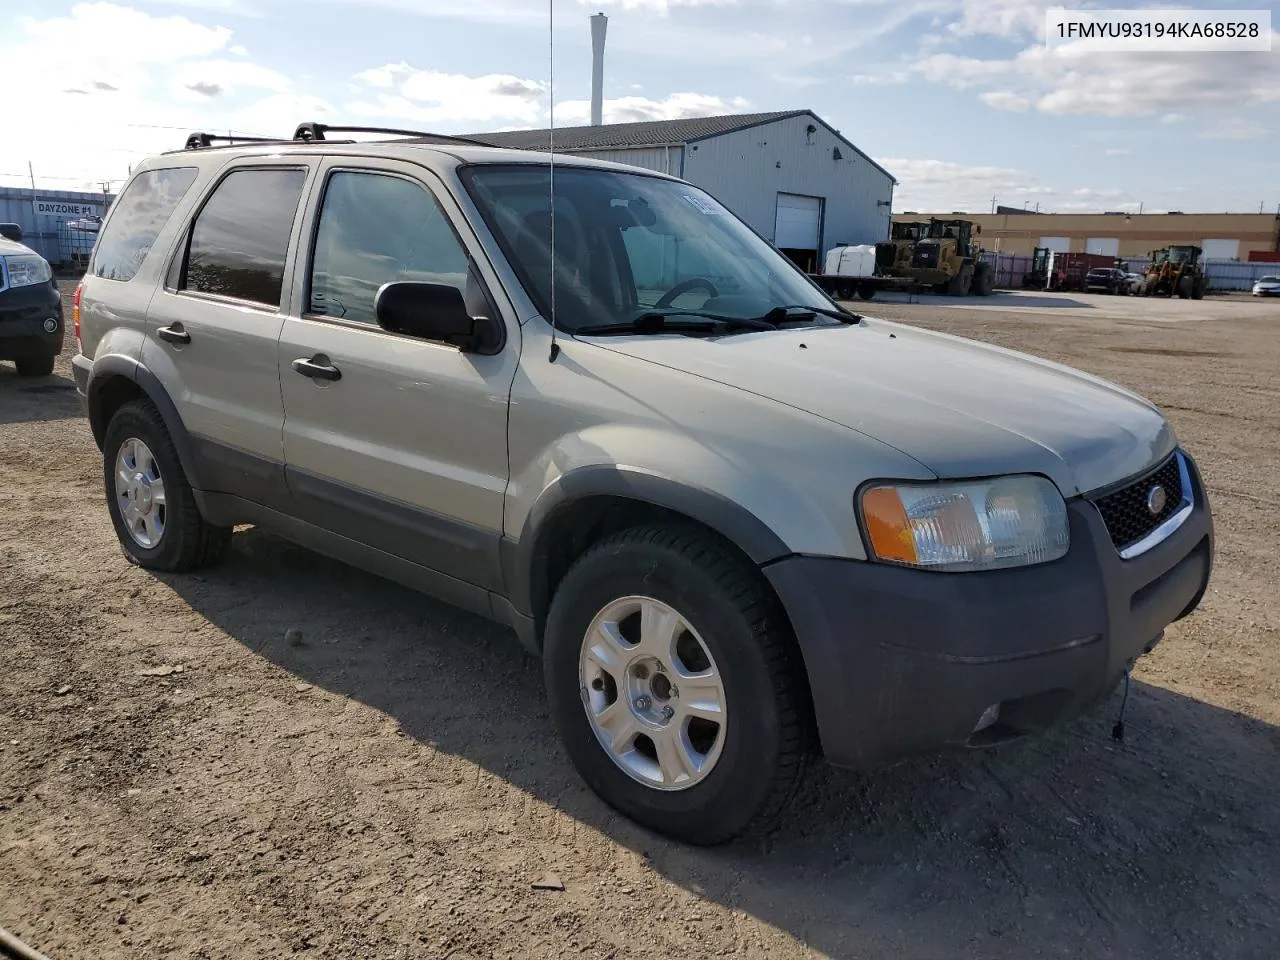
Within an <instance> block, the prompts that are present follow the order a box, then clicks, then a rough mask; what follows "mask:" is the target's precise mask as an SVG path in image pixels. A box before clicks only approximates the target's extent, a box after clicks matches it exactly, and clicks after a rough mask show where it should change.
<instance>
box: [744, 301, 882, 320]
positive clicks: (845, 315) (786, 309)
mask: <svg viewBox="0 0 1280 960" xmlns="http://www.w3.org/2000/svg"><path fill="white" fill-rule="evenodd" d="M795 313H815V314H821V315H822V316H824V317H832V318H833V319H836V320H839V321H840V322H841V323H844V324H853V323H857V322H858V321H859V320H861V319H862V315H861V314H858V313H850V312H849V311H848V310H839V309H836V310H833V309H831V308H830V307H811V306H809V305H808V304H804V303H792V304H787V305H785V306H781V307H774V308H773V309H772V310H770V311H769V312H768V313H766V314H765V315H764V316H763V317H761V318H760V319H762V320H764V321H766V322H768V323H774V324H777V323H784V322H786V321H787V320H798V319H799V317H796V316H793V315H792V314H795Z"/></svg>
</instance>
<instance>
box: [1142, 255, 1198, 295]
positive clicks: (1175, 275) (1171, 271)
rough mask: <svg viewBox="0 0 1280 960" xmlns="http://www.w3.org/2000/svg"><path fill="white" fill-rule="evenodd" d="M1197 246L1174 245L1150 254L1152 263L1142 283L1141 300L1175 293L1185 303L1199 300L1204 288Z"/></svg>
mask: <svg viewBox="0 0 1280 960" xmlns="http://www.w3.org/2000/svg"><path fill="white" fill-rule="evenodd" d="M1202 252H1203V251H1202V250H1201V249H1200V248H1199V247H1193V246H1190V245H1185V246H1184V245H1176V246H1169V247H1161V248H1160V249H1159V250H1153V251H1152V252H1151V264H1150V265H1149V266H1148V267H1147V271H1146V275H1145V277H1144V279H1143V282H1142V295H1143V296H1144V297H1172V296H1173V295H1174V294H1175V293H1176V294H1177V295H1178V296H1179V297H1181V298H1182V299H1183V300H1186V299H1187V298H1188V297H1190V298H1191V299H1192V300H1199V299H1201V298H1202V297H1203V296H1204V289H1205V285H1206V281H1205V276H1204V268H1203V267H1202V266H1201V264H1200V254H1201V253H1202Z"/></svg>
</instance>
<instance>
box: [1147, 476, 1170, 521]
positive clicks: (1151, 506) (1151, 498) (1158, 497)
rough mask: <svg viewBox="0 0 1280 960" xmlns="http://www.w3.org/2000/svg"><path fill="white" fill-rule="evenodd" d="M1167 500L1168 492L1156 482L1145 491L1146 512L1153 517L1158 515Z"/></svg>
mask: <svg viewBox="0 0 1280 960" xmlns="http://www.w3.org/2000/svg"><path fill="white" fill-rule="evenodd" d="M1168 502H1169V494H1167V493H1166V492H1165V489H1164V487H1162V486H1161V485H1160V484H1158V483H1157V484H1156V485H1155V486H1154V487H1152V488H1151V489H1150V491H1148V493H1147V512H1148V513H1150V514H1151V515H1152V516H1153V517H1154V516H1158V515H1159V513H1160V511H1161V510H1163V509H1164V505H1165V504H1166V503H1168Z"/></svg>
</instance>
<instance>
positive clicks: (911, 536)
mask: <svg viewBox="0 0 1280 960" xmlns="http://www.w3.org/2000/svg"><path fill="white" fill-rule="evenodd" d="M858 509H859V514H860V516H861V518H862V525H863V529H864V530H865V531H866V535H867V541H868V543H867V546H868V548H869V551H870V553H871V556H872V557H873V558H875V559H877V560H883V561H885V562H887V563H899V564H903V565H905V566H911V567H920V568H922V569H925V570H948V571H973V570H994V569H998V568H1001V567H1022V566H1029V565H1030V564H1033V563H1047V562H1048V561H1050V560H1056V559H1058V558H1059V557H1061V556H1062V555H1063V554H1065V553H1066V552H1067V547H1068V546H1069V545H1070V536H1069V533H1068V523H1067V505H1066V503H1065V502H1064V501H1063V499H1062V494H1060V493H1059V492H1058V488H1057V487H1055V486H1054V485H1053V484H1052V483H1051V482H1050V481H1049V480H1047V479H1045V478H1044V477H1037V476H1014V477H998V478H996V479H994V480H980V481H975V482H970V483H931V484H915V483H901V484H877V485H875V486H870V487H867V488H866V489H865V490H863V491H862V495H861V496H860V497H859V498H858Z"/></svg>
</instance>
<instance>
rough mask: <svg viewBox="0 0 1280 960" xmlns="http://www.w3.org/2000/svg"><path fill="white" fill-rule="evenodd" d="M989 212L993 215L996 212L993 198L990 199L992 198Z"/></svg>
mask: <svg viewBox="0 0 1280 960" xmlns="http://www.w3.org/2000/svg"><path fill="white" fill-rule="evenodd" d="M991 212H992V213H993V214H994V213H995V212H996V198H995V197H992V198H991Z"/></svg>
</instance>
